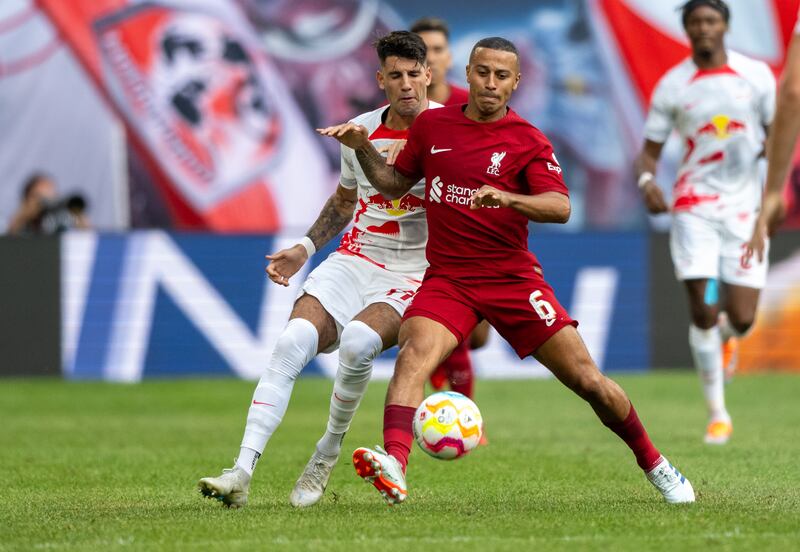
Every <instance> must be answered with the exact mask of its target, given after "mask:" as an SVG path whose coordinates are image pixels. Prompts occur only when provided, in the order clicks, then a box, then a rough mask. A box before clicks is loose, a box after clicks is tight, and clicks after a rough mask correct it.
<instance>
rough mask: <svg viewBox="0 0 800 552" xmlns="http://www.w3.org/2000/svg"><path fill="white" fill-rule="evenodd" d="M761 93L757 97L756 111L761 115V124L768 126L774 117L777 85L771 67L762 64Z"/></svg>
mask: <svg viewBox="0 0 800 552" xmlns="http://www.w3.org/2000/svg"><path fill="white" fill-rule="evenodd" d="M760 83H761V85H762V86H761V94H760V96H759V98H758V113H759V116H760V117H761V124H762V125H764V126H769V125H770V124H772V119H774V118H775V96H776V93H777V92H776V89H777V85H776V83H775V75H774V74H773V73H772V69H770V68H769V66H767V65H766V64H765V65H764V78H763V79H760Z"/></svg>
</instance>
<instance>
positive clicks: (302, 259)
mask: <svg viewBox="0 0 800 552" xmlns="http://www.w3.org/2000/svg"><path fill="white" fill-rule="evenodd" d="M265 257H266V258H267V259H268V260H269V264H268V265H267V268H266V272H267V276H269V279H270V280H272V281H273V282H275V283H276V284H280V285H282V286H287V287H288V286H289V278H291V277H292V276H294V275H295V274H297V271H298V270H300V269H301V268H302V267H303V265H304V264H306V261H307V260H308V252H307V251H306V248H305V247H303V246H302V245H300V244H299V243H298V244H297V245H293V246H292V247H290V248H288V249H281V250H280V251H278V252H277V253H273V254H272V255H265Z"/></svg>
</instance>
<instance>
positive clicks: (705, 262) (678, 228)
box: [669, 213, 722, 280]
mask: <svg viewBox="0 0 800 552" xmlns="http://www.w3.org/2000/svg"><path fill="white" fill-rule="evenodd" d="M669 248H670V254H671V256H672V264H673V266H674V267H675V276H676V278H677V279H678V280H699V279H717V278H718V277H719V259H720V255H721V250H722V235H721V229H720V225H719V223H718V222H716V221H711V220H708V219H705V218H703V217H699V216H697V215H693V214H692V213H677V214H676V215H674V216H673V218H672V228H671V230H670V239H669Z"/></svg>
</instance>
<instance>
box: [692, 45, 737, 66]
mask: <svg viewBox="0 0 800 552" xmlns="http://www.w3.org/2000/svg"><path fill="white" fill-rule="evenodd" d="M692 61H694V64H695V65H696V66H697V68H698V69H719V68H720V67H725V66H726V65H727V64H728V53H727V52H726V51H725V48H720V49H719V50H715V51H713V52H692Z"/></svg>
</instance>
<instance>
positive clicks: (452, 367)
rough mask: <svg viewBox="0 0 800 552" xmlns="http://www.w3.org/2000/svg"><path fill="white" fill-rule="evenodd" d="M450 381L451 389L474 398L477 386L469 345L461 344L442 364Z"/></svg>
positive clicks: (463, 342)
mask: <svg viewBox="0 0 800 552" xmlns="http://www.w3.org/2000/svg"><path fill="white" fill-rule="evenodd" d="M442 366H443V367H444V369H445V372H446V373H447V379H448V380H449V381H450V389H451V390H452V391H455V392H456V393H461V394H462V395H466V396H467V397H469V398H472V393H473V390H474V385H475V374H474V372H473V370H472V359H471V358H470V355H469V343H468V342H467V340H464V341H462V342H461V344H460V345H459V346H458V347H456V348H455V349H454V350H453V352H452V353H450V356H449V357H447V360H445V361H444V362H443V363H442Z"/></svg>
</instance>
